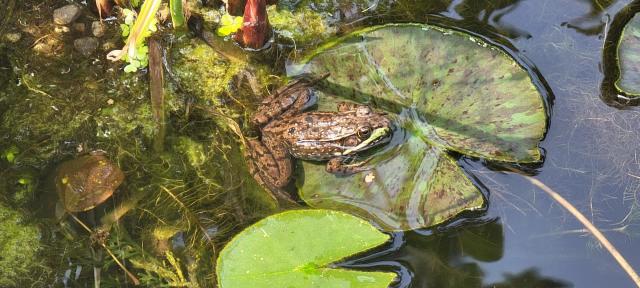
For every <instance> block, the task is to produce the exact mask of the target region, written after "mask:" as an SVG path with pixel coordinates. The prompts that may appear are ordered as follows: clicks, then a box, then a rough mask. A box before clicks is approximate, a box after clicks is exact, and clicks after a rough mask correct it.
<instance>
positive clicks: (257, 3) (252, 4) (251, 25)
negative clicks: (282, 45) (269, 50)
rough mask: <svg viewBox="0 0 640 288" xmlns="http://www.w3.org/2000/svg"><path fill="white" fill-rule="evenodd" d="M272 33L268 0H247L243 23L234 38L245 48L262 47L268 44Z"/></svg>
mask: <svg viewBox="0 0 640 288" xmlns="http://www.w3.org/2000/svg"><path fill="white" fill-rule="evenodd" d="M271 34H272V31H271V24H269V15H268V14H267V0H247V3H246V4H245V7H244V15H243V24H242V27H241V28H240V30H238V33H236V35H235V36H234V39H235V40H236V41H237V42H238V43H239V44H240V45H241V46H243V47H245V48H250V49H261V48H263V47H264V46H265V45H266V44H267V41H269V38H270V37H271Z"/></svg>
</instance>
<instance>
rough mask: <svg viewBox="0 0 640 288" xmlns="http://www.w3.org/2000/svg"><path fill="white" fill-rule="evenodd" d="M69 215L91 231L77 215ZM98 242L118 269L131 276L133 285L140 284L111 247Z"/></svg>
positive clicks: (90, 232)
mask: <svg viewBox="0 0 640 288" xmlns="http://www.w3.org/2000/svg"><path fill="white" fill-rule="evenodd" d="M69 215H71V218H73V220H76V222H78V224H80V226H82V228H84V229H85V230H87V232H89V234H92V233H93V231H92V230H91V228H89V227H88V226H87V225H86V224H84V222H82V221H81V220H80V219H78V217H76V215H73V213H69ZM98 243H99V244H100V246H102V248H104V250H106V251H107V253H109V255H110V256H111V258H113V261H115V262H116V264H118V266H120V269H122V270H123V271H124V273H126V274H127V276H129V278H131V281H133V285H135V286H138V285H140V280H138V278H136V276H135V275H133V273H131V271H129V270H128V269H127V267H125V266H124V264H122V262H120V260H119V259H118V257H116V255H114V254H113V252H111V249H109V247H107V245H105V244H104V243H102V242H98Z"/></svg>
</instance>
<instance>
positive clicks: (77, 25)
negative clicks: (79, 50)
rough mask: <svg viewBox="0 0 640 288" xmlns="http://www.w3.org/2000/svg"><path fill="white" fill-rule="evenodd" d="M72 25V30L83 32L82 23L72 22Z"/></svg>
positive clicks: (83, 26) (84, 28)
mask: <svg viewBox="0 0 640 288" xmlns="http://www.w3.org/2000/svg"><path fill="white" fill-rule="evenodd" d="M72 27H73V30H75V31H76V32H80V33H84V30H86V27H85V25H84V23H73V26H72Z"/></svg>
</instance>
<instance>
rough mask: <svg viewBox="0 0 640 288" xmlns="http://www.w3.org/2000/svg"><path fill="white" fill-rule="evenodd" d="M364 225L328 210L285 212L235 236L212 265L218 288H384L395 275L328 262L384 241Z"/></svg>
mask: <svg viewBox="0 0 640 288" xmlns="http://www.w3.org/2000/svg"><path fill="white" fill-rule="evenodd" d="M388 240H389V235H387V234H384V233H382V232H380V231H378V230H377V229H376V228H375V227H373V226H372V225H371V224H369V223H368V222H367V221H365V220H363V219H360V218H357V217H355V216H352V215H349V214H346V213H343V212H338V211H331V210H321V209H316V210H309V209H307V210H290V211H286V212H283V213H279V214H276V215H272V216H269V217H267V218H265V219H262V220H260V221H258V222H257V223H255V224H253V225H251V226H250V227H248V228H247V229H245V230H244V231H242V232H240V233H239V234H237V235H236V236H235V237H234V238H233V239H232V240H231V241H230V242H229V243H228V244H227V245H226V246H225V247H224V248H223V249H222V251H221V252H220V255H219V257H218V262H217V265H216V274H217V279H218V284H219V285H220V287H221V288H239V287H288V288H334V287H335V288H342V287H350V288H386V287H389V285H390V284H391V283H392V282H393V281H394V279H395V278H396V276H397V275H396V274H395V273H389V272H372V271H357V270H350V269H343V268H337V267H333V266H332V265H331V264H332V263H335V262H337V261H341V260H343V259H344V258H347V257H350V256H353V255H355V254H357V253H360V252H362V251H365V250H369V249H371V248H374V247H376V246H379V245H381V244H384V243H386V242H387V241H388Z"/></svg>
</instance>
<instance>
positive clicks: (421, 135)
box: [289, 24, 546, 230]
mask: <svg viewBox="0 0 640 288" xmlns="http://www.w3.org/2000/svg"><path fill="white" fill-rule="evenodd" d="M289 72H290V73H289V74H290V75H297V74H301V73H313V74H317V75H320V74H324V73H331V74H330V76H329V77H328V78H327V79H326V80H325V81H323V82H322V83H320V84H319V85H318V86H317V89H318V90H319V94H320V97H319V99H320V100H319V102H320V103H319V110H328V109H332V110H333V109H335V106H334V105H335V103H336V102H338V101H344V100H347V101H355V102H360V103H368V104H370V105H372V106H374V107H376V108H378V109H382V110H385V111H387V112H390V114H392V115H396V117H397V118H398V121H397V122H398V126H399V127H400V128H401V130H403V131H404V132H405V133H407V135H406V136H404V137H402V138H403V139H401V140H400V141H397V140H396V141H395V142H396V145H397V147H395V148H394V147H392V148H387V149H388V150H389V149H392V150H393V151H386V152H385V153H379V154H378V155H376V156H375V157H374V159H373V160H372V161H371V162H373V163H377V164H375V165H373V166H374V167H375V168H374V169H373V170H371V171H367V172H363V173H360V174H356V175H353V176H349V177H337V176H332V175H329V174H327V173H326V172H324V168H323V167H322V166H321V165H317V164H314V163H304V164H303V168H304V169H303V170H304V175H303V178H304V179H300V181H298V188H299V192H300V194H301V197H302V198H303V199H304V200H305V201H306V202H307V203H308V204H309V205H311V206H314V207H320V208H329V209H331V208H337V209H342V210H344V211H348V212H351V213H355V214H356V215H359V216H362V217H366V218H368V219H372V220H373V221H375V222H376V223H377V224H379V225H380V226H381V227H382V228H384V229H387V230H407V229H416V228H423V227H429V226H432V225H436V224H440V223H442V222H444V221H446V220H449V219H450V218H451V217H453V216H455V215H457V214H459V213H460V212H463V211H468V210H478V209H481V208H483V207H484V199H483V196H482V194H481V193H480V191H479V190H478V188H477V187H475V186H474V185H473V184H472V183H471V181H470V180H469V179H468V177H467V176H466V175H465V173H464V172H463V171H462V170H461V169H460V167H459V166H458V165H457V164H456V163H455V161H454V160H453V159H452V158H451V157H450V156H449V155H448V154H447V152H446V151H455V152H459V153H461V154H464V155H468V156H472V157H481V158H485V159H488V160H494V161H505V162H518V163H535V162H539V161H541V153H540V150H539V148H538V144H539V142H540V140H541V139H542V138H543V136H544V133H545V130H546V113H545V104H544V101H543V99H542V97H541V95H540V94H539V92H538V90H537V89H536V87H535V86H534V85H533V83H532V80H531V78H530V77H529V75H528V74H527V72H526V71H525V70H524V69H523V68H522V67H520V66H519V65H518V64H517V63H516V62H515V61H514V60H513V59H512V58H511V57H509V56H508V55H507V54H506V53H504V52H503V51H502V50H500V49H499V48H496V47H493V46H492V45H490V44H488V43H486V42H484V41H483V40H481V39H479V38H475V37H473V36H469V35H466V34H463V33H460V32H457V31H453V30H448V29H444V28H440V27H435V26H430V25H418V24H391V25H385V26H375V27H370V28H365V29H363V30H359V31H356V32H353V33H351V34H349V35H347V36H344V37H342V38H339V39H337V40H335V41H331V42H328V43H326V44H325V45H323V46H321V47H319V48H318V49H317V50H315V51H313V52H312V53H310V54H309V55H308V56H306V58H303V59H302V60H301V61H299V62H298V63H297V64H294V65H292V66H291V67H290V71H289ZM396 138H397V137H396ZM300 178H302V177H300Z"/></svg>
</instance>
